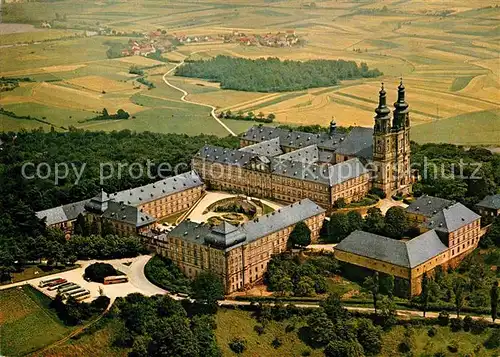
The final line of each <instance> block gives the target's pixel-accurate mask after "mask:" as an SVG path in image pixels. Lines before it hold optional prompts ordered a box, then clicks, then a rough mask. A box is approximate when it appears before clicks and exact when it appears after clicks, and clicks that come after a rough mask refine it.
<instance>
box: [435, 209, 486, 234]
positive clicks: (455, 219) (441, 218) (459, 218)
mask: <svg viewBox="0 0 500 357" xmlns="http://www.w3.org/2000/svg"><path fill="white" fill-rule="evenodd" d="M479 218H481V216H480V215H478V214H477V213H475V212H473V211H471V210H470V209H468V208H467V207H465V206H464V205H463V204H461V203H455V204H454V205H452V206H450V207H447V208H444V209H443V210H442V211H441V212H438V213H437V214H436V215H434V216H432V217H431V218H430V219H429V222H428V223H426V224H425V225H426V227H427V228H428V229H435V230H437V231H441V232H445V233H450V232H454V231H456V230H457V229H460V228H461V227H463V226H466V225H468V224H470V223H472V222H474V221H475V220H477V219H479Z"/></svg>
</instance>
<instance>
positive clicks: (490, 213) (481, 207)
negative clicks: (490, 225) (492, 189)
mask: <svg viewBox="0 0 500 357" xmlns="http://www.w3.org/2000/svg"><path fill="white" fill-rule="evenodd" d="M476 207H477V209H478V211H479V214H480V215H481V216H483V217H484V218H486V219H487V220H489V221H491V220H493V218H495V217H499V216H500V194H498V195H491V196H486V197H485V198H484V199H483V200H482V201H481V202H479V203H478V204H477V205H476Z"/></svg>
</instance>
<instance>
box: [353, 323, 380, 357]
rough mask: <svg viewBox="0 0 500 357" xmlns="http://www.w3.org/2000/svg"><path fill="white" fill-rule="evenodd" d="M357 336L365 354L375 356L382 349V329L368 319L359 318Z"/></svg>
mask: <svg viewBox="0 0 500 357" xmlns="http://www.w3.org/2000/svg"><path fill="white" fill-rule="evenodd" d="M357 338H358V341H359V343H360V344H361V345H362V346H363V350H364V351H365V354H366V355H367V356H375V355H377V354H379V353H380V351H381V350H382V331H381V329H380V327H376V326H374V325H373V322H372V321H371V320H369V319H361V320H359V323H358V328H357Z"/></svg>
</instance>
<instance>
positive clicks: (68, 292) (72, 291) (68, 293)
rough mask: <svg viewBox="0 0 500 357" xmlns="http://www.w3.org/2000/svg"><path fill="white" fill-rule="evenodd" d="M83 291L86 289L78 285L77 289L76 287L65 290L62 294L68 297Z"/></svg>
mask: <svg viewBox="0 0 500 357" xmlns="http://www.w3.org/2000/svg"><path fill="white" fill-rule="evenodd" d="M84 291H86V290H85V289H84V288H81V287H78V289H76V290H71V291H66V292H65V293H64V294H63V296H64V297H65V298H69V297H70V296H74V295H76V294H79V293H82V292H84Z"/></svg>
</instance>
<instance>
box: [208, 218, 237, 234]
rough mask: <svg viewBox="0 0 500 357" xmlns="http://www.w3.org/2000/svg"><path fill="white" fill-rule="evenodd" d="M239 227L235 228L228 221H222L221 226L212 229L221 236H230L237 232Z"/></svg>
mask: <svg viewBox="0 0 500 357" xmlns="http://www.w3.org/2000/svg"><path fill="white" fill-rule="evenodd" d="M237 229H238V227H236V226H233V225H232V224H231V223H228V222H226V221H222V223H220V224H219V225H217V226H215V227H214V228H212V231H214V232H216V233H220V234H229V233H232V232H234V231H235V230H237Z"/></svg>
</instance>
